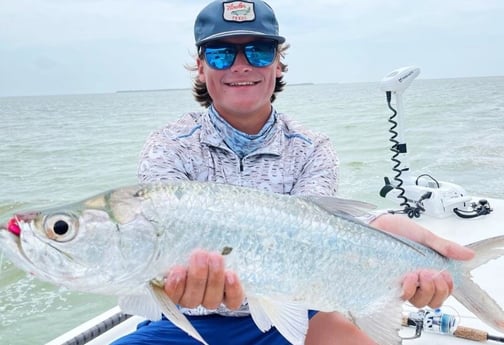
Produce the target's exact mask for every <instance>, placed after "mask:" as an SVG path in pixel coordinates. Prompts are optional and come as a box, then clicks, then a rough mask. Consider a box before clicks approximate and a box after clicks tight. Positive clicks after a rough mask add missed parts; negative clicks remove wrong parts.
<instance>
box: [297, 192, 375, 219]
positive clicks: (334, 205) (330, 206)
mask: <svg viewBox="0 0 504 345" xmlns="http://www.w3.org/2000/svg"><path fill="white" fill-rule="evenodd" d="M302 198H303V199H305V200H308V201H310V202H312V203H314V204H316V205H317V206H318V207H320V208H322V209H324V210H326V211H327V212H329V213H331V214H336V215H350V216H352V217H362V216H366V215H368V213H369V211H371V210H374V209H376V206H375V205H373V204H369V203H367V202H364V201H358V200H351V199H341V198H336V197H333V196H321V195H309V196H302Z"/></svg>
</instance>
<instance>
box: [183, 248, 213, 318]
mask: <svg viewBox="0 0 504 345" xmlns="http://www.w3.org/2000/svg"><path fill="white" fill-rule="evenodd" d="M207 279H208V252H205V251H202V250H196V251H194V252H193V253H192V254H191V257H190V258H189V267H188V270H187V281H186V286H185V289H184V294H183V295H182V297H181V298H180V302H179V304H180V305H181V306H183V307H186V308H196V307H197V306H198V305H200V304H201V303H202V302H203V298H204V296H205V290H206V284H207Z"/></svg>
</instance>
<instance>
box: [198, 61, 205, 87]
mask: <svg viewBox="0 0 504 345" xmlns="http://www.w3.org/2000/svg"><path fill="white" fill-rule="evenodd" d="M196 66H197V67H198V80H199V81H200V82H202V83H205V82H206V80H205V62H204V61H203V60H202V59H200V58H198V59H196Z"/></svg>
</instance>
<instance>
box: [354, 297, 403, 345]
mask: <svg viewBox="0 0 504 345" xmlns="http://www.w3.org/2000/svg"><path fill="white" fill-rule="evenodd" d="M402 304H403V302H402V301H401V300H400V299H397V300H396V301H392V302H390V303H383V305H382V306H381V307H380V308H378V309H377V310H376V311H375V312H373V313H370V314H366V315H354V314H351V313H350V317H351V320H352V321H353V323H354V324H355V325H357V327H359V328H360V329H361V330H362V331H363V332H364V333H366V334H367V335H368V336H369V337H370V338H371V339H373V341H375V342H376V343H377V344H379V345H400V344H402V338H401V336H400V335H399V331H400V329H401V322H402V316H401V315H402V314H401V312H402Z"/></svg>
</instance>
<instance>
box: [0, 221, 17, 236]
mask: <svg viewBox="0 0 504 345" xmlns="http://www.w3.org/2000/svg"><path fill="white" fill-rule="evenodd" d="M0 230H6V231H10V232H11V233H13V234H14V235H16V236H17V237H19V236H20V235H21V227H20V226H19V222H18V220H17V218H16V217H14V218H11V220H9V222H8V223H7V224H5V225H3V226H2V227H1V228H0Z"/></svg>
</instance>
